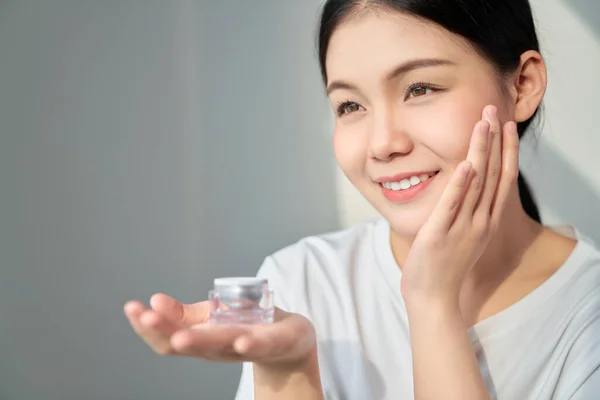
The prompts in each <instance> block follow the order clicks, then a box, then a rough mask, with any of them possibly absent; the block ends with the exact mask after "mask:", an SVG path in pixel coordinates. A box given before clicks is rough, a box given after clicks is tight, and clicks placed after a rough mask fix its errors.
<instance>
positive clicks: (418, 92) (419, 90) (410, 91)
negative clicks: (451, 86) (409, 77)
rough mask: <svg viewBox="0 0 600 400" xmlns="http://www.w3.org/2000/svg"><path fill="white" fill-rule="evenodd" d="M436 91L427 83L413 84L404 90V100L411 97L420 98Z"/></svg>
mask: <svg viewBox="0 0 600 400" xmlns="http://www.w3.org/2000/svg"><path fill="white" fill-rule="evenodd" d="M436 90H438V89H437V88H436V87H434V86H433V85H431V84H429V83H425V82H415V83H413V84H412V85H410V86H409V87H408V88H407V89H406V95H405V98H404V100H408V99H409V98H413V97H422V96H425V95H426V94H429V93H432V92H434V91H436Z"/></svg>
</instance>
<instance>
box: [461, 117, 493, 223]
mask: <svg viewBox="0 0 600 400" xmlns="http://www.w3.org/2000/svg"><path fill="white" fill-rule="evenodd" d="M489 132H490V124H489V122H487V121H479V122H478V123H477V124H476V125H475V129H474V132H473V136H472V138H471V144H470V146H469V153H468V155H467V160H469V161H470V162H471V164H472V165H473V173H472V178H471V179H470V182H469V183H468V187H467V193H466V194H465V198H464V200H463V203H462V205H461V212H460V214H459V215H458V216H457V220H459V219H467V220H470V219H471V218H472V217H473V211H474V209H475V206H476V205H477V202H478V201H479V198H480V195H481V192H482V190H483V186H484V184H485V172H486V169H487V168H486V167H487V158H488V142H489Z"/></svg>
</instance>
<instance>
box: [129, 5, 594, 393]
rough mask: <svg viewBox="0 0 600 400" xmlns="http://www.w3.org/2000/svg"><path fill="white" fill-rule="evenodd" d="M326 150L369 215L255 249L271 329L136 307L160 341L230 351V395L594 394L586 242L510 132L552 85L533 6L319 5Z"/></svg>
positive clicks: (161, 345)
mask: <svg viewBox="0 0 600 400" xmlns="http://www.w3.org/2000/svg"><path fill="white" fill-rule="evenodd" d="M319 55H320V63H321V70H322V74H323V79H324V82H325V86H326V89H327V94H328V96H329V99H330V102H331V106H332V109H333V110H334V112H335V114H336V124H335V132H334V145H335V146H334V148H335V155H336V158H337V161H338V163H339V165H340V167H341V169H342V170H343V171H344V173H345V174H346V176H347V177H348V179H349V180H350V181H351V182H352V183H353V184H354V185H355V187H356V188H357V189H358V190H359V191H360V192H361V193H362V194H363V195H364V196H365V198H366V199H367V200H368V201H369V202H370V203H371V204H373V206H374V207H375V208H376V209H377V210H378V211H379V212H380V213H381V215H382V218H380V219H376V220H375V221H371V222H368V223H364V224H361V225H359V226H356V227H353V228H351V229H347V230H344V231H341V232H334V233H328V234H324V235H320V236H315V237H309V238H305V239H303V240H301V241H300V242H298V243H296V244H294V245H291V246H289V247H287V248H284V249H282V250H280V251H278V252H277V253H275V254H273V255H271V256H269V257H267V258H266V260H265V262H264V264H263V266H262V267H261V268H260V271H259V273H258V275H260V276H263V277H267V278H268V279H269V282H270V285H271V286H272V287H273V288H274V290H275V292H276V298H277V306H278V310H277V316H276V322H275V323H274V324H272V325H266V326H263V325H257V326H229V327H222V326H214V325H210V324H202V325H200V326H198V327H196V328H194V329H191V325H194V324H199V323H202V322H205V321H206V316H207V310H208V307H209V306H208V304H207V303H204V302H203V303H198V304H194V305H182V304H180V303H179V302H177V301H176V300H174V299H173V298H171V297H169V296H167V295H164V294H157V295H155V296H154V297H153V298H152V299H151V302H150V303H151V307H150V308H148V309H147V308H146V307H145V306H144V305H143V304H141V303H139V302H130V303H128V304H127V305H126V306H125V312H126V314H127V316H128V318H129V320H130V322H131V324H132V326H133V328H134V329H135V330H136V332H137V333H138V334H139V335H140V336H141V337H142V338H143V339H144V340H146V341H147V343H148V344H149V345H150V346H151V347H152V348H153V349H154V350H155V351H156V352H158V353H160V354H178V355H184V356H190V357H198V358H202V359H208V360H215V361H224V362H232V361H244V362H245V363H244V372H243V375H242V380H241V383H240V387H239V390H238V399H241V400H245V399H251V398H255V399H260V400H264V399H303V400H308V399H324V398H325V399H348V400H349V399H356V400H359V399H360V400H365V399H366V400H375V399H412V398H416V399H461V400H464V399H492V398H498V399H507V400H522V399H551V398H552V399H590V398H600V369H599V367H600V318H599V316H600V311H599V310H600V307H598V305H600V291H598V290H596V287H597V284H598V282H599V281H600V252H599V251H598V250H597V249H596V248H595V247H594V245H593V244H592V243H591V242H590V241H589V239H587V238H585V237H583V236H582V235H581V234H580V233H579V232H577V231H576V230H575V231H574V235H573V236H569V235H565V234H561V233H559V232H557V231H556V230H553V229H550V228H548V227H545V226H543V225H542V224H541V222H540V217H539V213H538V210H537V207H536V205H535V203H534V201H533V199H532V196H531V194H530V192H529V189H528V187H527V185H526V184H525V181H524V180H523V178H522V176H520V175H519V170H518V148H519V138H520V137H522V136H523V135H524V134H525V131H526V128H527V127H528V126H529V125H530V123H531V121H532V119H533V118H534V117H535V116H536V114H537V112H538V108H539V106H540V104H541V101H542V98H543V95H544V92H545V89H546V68H545V64H544V60H543V58H542V56H541V55H540V53H539V48H538V41H537V38H536V33H535V27H534V22H533V18H532V14H531V9H530V6H529V4H528V1H527V0H506V1H496V0H487V1H486V0H462V1H457V0H455V1H451V0H445V1H440V0H420V1H417V0H412V1H408V0H372V1H369V0H329V1H327V2H326V4H325V5H324V8H323V14H322V17H321V25H320V37H319Z"/></svg>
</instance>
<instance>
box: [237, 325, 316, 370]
mask: <svg viewBox="0 0 600 400" xmlns="http://www.w3.org/2000/svg"><path fill="white" fill-rule="evenodd" d="M314 342H315V332H314V328H313V325H312V324H311V323H310V321H308V319H306V318H305V317H303V316H301V315H298V314H288V315H287V316H286V317H285V318H284V319H283V320H281V321H280V322H277V323H275V324H270V325H256V326H254V327H252V329H250V332H248V334H246V335H242V336H240V337H239V338H237V339H236V341H235V342H234V344H233V347H234V350H235V351H236V352H237V353H239V354H241V355H245V356H246V357H248V358H250V359H260V360H263V361H268V362H273V361H279V360H282V359H293V358H295V357H296V356H298V355H301V354H304V353H306V352H307V351H308V350H309V349H310V347H311V346H312V345H313V344H314Z"/></svg>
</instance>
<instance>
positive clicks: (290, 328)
mask: <svg viewBox="0 0 600 400" xmlns="http://www.w3.org/2000/svg"><path fill="white" fill-rule="evenodd" d="M210 310H211V302H210V301H203V302H199V303H195V304H182V303H180V302H179V301H177V300H175V299H174V298H172V297H170V296H168V295H165V294H160V293H159V294H155V295H153V296H152V298H151V299H150V307H146V306H145V305H144V304H143V303H141V302H139V301H129V302H128V303H126V304H125V306H124V312H125V315H126V316H127V318H128V320H129V323H130V324H131V326H132V328H133V330H134V331H135V332H136V333H137V334H138V335H139V336H140V337H141V338H142V339H143V340H144V341H145V342H146V343H147V344H148V346H150V348H151V349H152V350H153V351H154V352H156V353H158V354H161V355H172V356H185V357H194V358H199V359H203V360H210V361H217V362H243V361H249V362H253V363H255V364H257V365H260V366H264V367H271V366H275V367H277V368H280V367H286V368H287V367H291V368H294V366H295V365H298V366H300V365H302V364H303V363H304V362H305V361H306V359H307V358H308V357H311V355H312V354H314V352H315V349H316V335H315V330H314V327H313V325H312V323H311V322H310V321H309V320H308V319H307V318H305V317H303V316H301V315H298V314H292V313H288V312H285V311H283V310H280V309H276V310H275V321H274V322H273V323H272V324H252V325H249V324H248V325H241V324H240V325H217V324H214V323H211V322H208V317H209V313H210Z"/></svg>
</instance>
